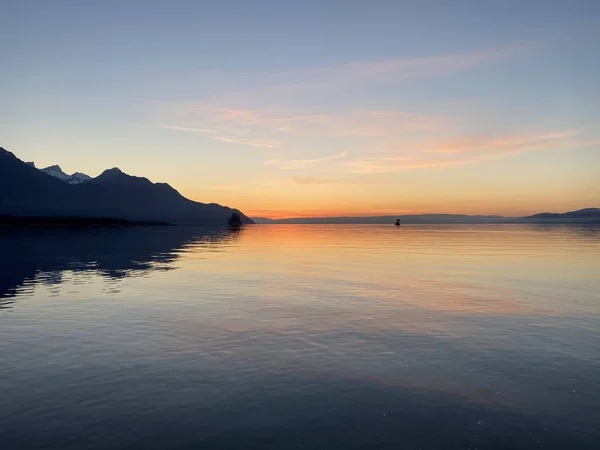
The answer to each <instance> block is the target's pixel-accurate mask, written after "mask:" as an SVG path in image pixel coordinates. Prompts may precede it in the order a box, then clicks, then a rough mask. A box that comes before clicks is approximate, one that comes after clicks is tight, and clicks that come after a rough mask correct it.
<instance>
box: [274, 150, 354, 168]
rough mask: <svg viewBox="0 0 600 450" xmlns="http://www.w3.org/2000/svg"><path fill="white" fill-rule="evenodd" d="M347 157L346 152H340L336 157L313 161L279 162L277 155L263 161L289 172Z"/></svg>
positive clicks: (294, 160)
mask: <svg viewBox="0 0 600 450" xmlns="http://www.w3.org/2000/svg"><path fill="white" fill-rule="evenodd" d="M346 156H348V153H347V152H342V153H339V154H337V155H331V156H325V157H323V158H315V159H293V160H289V161H281V160H280V159H279V155H278V154H274V155H271V159H268V160H267V161H265V164H267V165H277V166H279V168H281V169H285V170H291V169H302V168H305V167H308V166H311V165H314V164H317V163H322V162H327V161H333V160H336V159H341V158H345V157H346Z"/></svg>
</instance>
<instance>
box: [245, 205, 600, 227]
mask: <svg viewBox="0 0 600 450" xmlns="http://www.w3.org/2000/svg"><path fill="white" fill-rule="evenodd" d="M396 219H400V221H401V222H402V223H403V224H436V223H439V224H453V223H456V224H483V223H599V224H600V209H598V208H587V209H581V210H579V211H571V212H567V213H564V214H559V213H541V214H535V215H533V216H526V217H503V216H477V215H476V216H470V215H464V214H419V215H405V216H371V217H308V218H290V219H267V218H264V217H257V218H254V221H255V222H256V223H263V224H269V223H294V224H320V223H321V224H393V223H394V222H395V221H396Z"/></svg>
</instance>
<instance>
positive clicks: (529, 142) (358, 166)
mask: <svg viewBox="0 0 600 450" xmlns="http://www.w3.org/2000/svg"><path fill="white" fill-rule="evenodd" d="M578 134H579V130H565V131H557V132H550V133H543V134H539V135H528V136H507V137H498V138H487V139H486V138H483V137H464V138H459V139H452V140H451V141H449V143H447V144H444V143H443V142H439V143H437V144H431V143H426V144H415V145H412V146H408V147H407V148H405V149H404V150H403V154H402V155H398V156H386V157H370V158H361V159H357V160H354V161H348V162H346V163H345V167H347V168H349V169H350V170H352V171H354V172H358V173H393V172H401V171H406V170H422V169H442V168H446V167H455V166H464V165H468V164H475V163H478V162H483V161H488V160H491V159H496V158H505V157H508V156H511V155H514V154H517V153H521V152H527V151H535V150H543V149H557V148H567V147H568V148H577V147H586V146H590V145H598V144H600V139H588V140H581V139H579V140H578V139H573V138H574V137H576V136H577V135H578Z"/></svg>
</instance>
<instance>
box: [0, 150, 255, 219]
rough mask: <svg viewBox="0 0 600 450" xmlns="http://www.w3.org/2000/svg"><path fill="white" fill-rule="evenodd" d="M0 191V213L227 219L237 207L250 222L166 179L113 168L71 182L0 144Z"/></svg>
mask: <svg viewBox="0 0 600 450" xmlns="http://www.w3.org/2000/svg"><path fill="white" fill-rule="evenodd" d="M51 167H52V166H51ZM55 171H56V170H55ZM61 172H62V171H61ZM0 192H2V194H3V195H2V196H1V197H0V216H18V217H34V216H38V217H114V218H122V219H127V220H132V221H167V222H171V223H185V222H193V223H220V224H226V223H227V219H228V218H229V217H230V216H231V214H232V213H239V214H240V216H241V218H242V221H243V223H253V221H252V220H251V219H249V218H248V217H246V216H245V215H243V214H242V213H241V212H239V211H238V210H236V209H232V208H228V207H226V206H221V205H218V204H216V203H208V204H207V203H199V202H195V201H192V200H189V199H187V198H185V197H184V196H182V195H181V194H180V193H179V192H177V190H175V189H173V188H172V187H171V186H169V185H168V184H166V183H153V182H151V181H150V180H148V179H147V178H141V177H134V176H131V175H127V174H125V173H123V172H122V171H121V170H119V169H117V168H113V169H109V170H105V171H104V172H103V173H102V174H101V175H100V176H98V177H96V178H92V179H90V180H86V181H84V182H80V183H77V184H70V183H69V182H68V180H61V179H59V178H57V177H56V176H54V175H49V174H47V173H44V172H43V171H41V170H38V169H36V168H35V167H34V165H33V164H29V163H25V162H23V161H21V160H20V159H18V158H17V157H16V156H15V155H14V154H12V153H11V152H9V151H7V150H5V149H3V148H2V147H0Z"/></svg>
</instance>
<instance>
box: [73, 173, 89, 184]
mask: <svg viewBox="0 0 600 450" xmlns="http://www.w3.org/2000/svg"><path fill="white" fill-rule="evenodd" d="M91 179H92V177H90V176H89V175H86V174H85V173H81V172H75V173H74V174H73V175H71V177H70V178H69V180H67V183H69V184H81V183H85V182H86V181H89V180H91Z"/></svg>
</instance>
